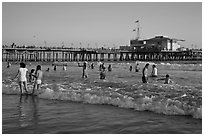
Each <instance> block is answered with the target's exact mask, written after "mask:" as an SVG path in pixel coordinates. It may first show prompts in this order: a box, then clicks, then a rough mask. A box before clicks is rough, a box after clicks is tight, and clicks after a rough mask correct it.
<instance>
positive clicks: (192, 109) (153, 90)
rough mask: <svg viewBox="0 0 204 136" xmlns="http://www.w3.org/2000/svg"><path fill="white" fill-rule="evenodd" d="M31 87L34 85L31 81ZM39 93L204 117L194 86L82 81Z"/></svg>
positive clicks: (13, 89)
mask: <svg viewBox="0 0 204 136" xmlns="http://www.w3.org/2000/svg"><path fill="white" fill-rule="evenodd" d="M104 82H108V81H104ZM2 87H3V89H2V92H3V94H19V87H18V84H17V83H15V82H12V83H11V84H5V83H4V84H2ZM28 90H29V91H31V90H32V85H30V84H29V85H28ZM38 97H39V98H42V99H50V100H64V101H67V100H69V101H74V102H83V103H89V104H109V105H113V106H117V107H121V108H128V109H134V110H137V111H152V112H155V113H161V114H165V115H191V116H192V117H193V118H198V119H202V92H201V90H198V89H196V88H193V87H189V86H180V85H164V84H141V83H139V84H135V85H132V86H126V87H125V88H122V87H121V88H113V87H103V86H97V85H92V86H90V85H87V84H82V83H66V82H64V83H55V84H42V87H41V90H40V91H39V92H38Z"/></svg>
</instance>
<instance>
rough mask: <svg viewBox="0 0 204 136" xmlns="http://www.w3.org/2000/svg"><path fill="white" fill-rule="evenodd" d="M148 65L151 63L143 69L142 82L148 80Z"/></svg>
mask: <svg viewBox="0 0 204 136" xmlns="http://www.w3.org/2000/svg"><path fill="white" fill-rule="evenodd" d="M148 67H149V63H147V64H146V65H145V67H144V68H143V70H142V82H143V83H147V81H148V75H147V74H148Z"/></svg>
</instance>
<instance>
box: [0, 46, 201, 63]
mask: <svg viewBox="0 0 204 136" xmlns="http://www.w3.org/2000/svg"><path fill="white" fill-rule="evenodd" d="M137 60H138V61H189V60H192V61H193V60H202V51H201V50H188V51H158V52H152V51H151V52H150V51H144V52H136V51H125V50H118V49H115V50H107V49H74V48H70V49H68V48H65V49H63V48H55V49H53V48H47V49H46V48H2V61H15V62H16V61H17V62H21V61H24V62H26V61H36V62H39V61H48V62H54V61H61V62H65V61H137Z"/></svg>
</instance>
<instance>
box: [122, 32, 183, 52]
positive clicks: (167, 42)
mask: <svg viewBox="0 0 204 136" xmlns="http://www.w3.org/2000/svg"><path fill="white" fill-rule="evenodd" d="M183 41H185V40H181V39H175V38H168V37H165V36H155V37H154V38H150V39H144V40H139V39H135V40H130V46H121V47H120V49H123V50H129V51H130V50H131V51H135V52H161V51H176V50H178V49H179V48H180V47H181V45H180V43H179V42H183Z"/></svg>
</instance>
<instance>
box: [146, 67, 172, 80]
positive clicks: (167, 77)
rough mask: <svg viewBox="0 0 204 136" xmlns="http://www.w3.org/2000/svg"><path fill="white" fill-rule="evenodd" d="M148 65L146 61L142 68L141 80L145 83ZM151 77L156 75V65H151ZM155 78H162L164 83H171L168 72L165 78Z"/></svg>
mask: <svg viewBox="0 0 204 136" xmlns="http://www.w3.org/2000/svg"><path fill="white" fill-rule="evenodd" d="M148 67H149V63H147V64H146V65H145V66H144V68H143V70H142V82H143V83H147V82H148ZM151 77H153V78H154V77H157V68H156V65H154V64H153V65H152V73H151ZM157 80H164V84H169V83H173V81H172V80H171V79H170V76H169V75H168V74H166V77H165V78H159V79H157Z"/></svg>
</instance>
